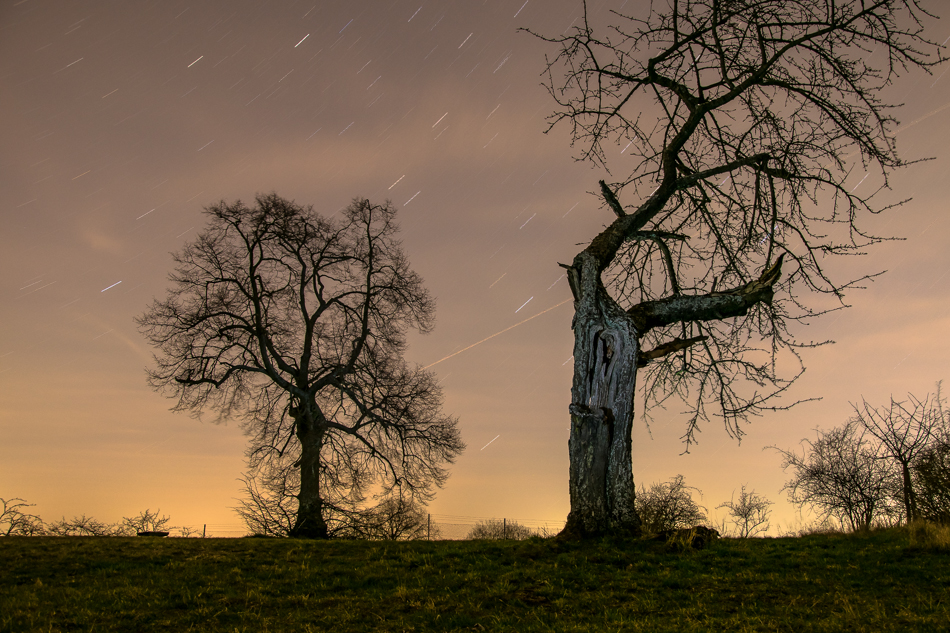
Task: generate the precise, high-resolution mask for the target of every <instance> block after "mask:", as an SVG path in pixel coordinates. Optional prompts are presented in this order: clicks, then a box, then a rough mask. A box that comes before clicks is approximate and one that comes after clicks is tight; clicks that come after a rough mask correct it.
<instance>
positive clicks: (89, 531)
mask: <svg viewBox="0 0 950 633" xmlns="http://www.w3.org/2000/svg"><path fill="white" fill-rule="evenodd" d="M47 533H48V534H50V535H52V536H133V534H131V531H130V530H129V528H128V527H126V526H124V525H121V524H118V523H103V522H102V521H99V520H97V519H95V518H94V517H87V516H86V515H85V514H83V515H81V516H78V517H73V518H72V519H70V520H67V519H66V517H63V518H62V519H60V520H59V521H55V522H53V523H50V524H49V525H48V526H47Z"/></svg>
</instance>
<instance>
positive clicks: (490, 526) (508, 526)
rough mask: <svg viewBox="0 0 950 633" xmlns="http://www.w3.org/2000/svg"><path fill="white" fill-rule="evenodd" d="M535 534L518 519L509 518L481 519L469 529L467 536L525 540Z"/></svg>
mask: <svg viewBox="0 0 950 633" xmlns="http://www.w3.org/2000/svg"><path fill="white" fill-rule="evenodd" d="M530 536H534V534H533V533H532V532H531V530H530V529H529V528H527V527H525V526H524V525H521V524H520V523H518V522H517V521H509V520H507V519H486V520H484V521H479V522H478V523H476V524H475V527H473V528H472V529H471V531H469V533H468V536H466V537H465V538H467V539H469V540H475V539H490V540H502V539H508V540H511V541H523V540H525V539H526V538H528V537H530Z"/></svg>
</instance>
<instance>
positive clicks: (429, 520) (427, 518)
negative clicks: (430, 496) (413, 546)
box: [426, 514, 432, 541]
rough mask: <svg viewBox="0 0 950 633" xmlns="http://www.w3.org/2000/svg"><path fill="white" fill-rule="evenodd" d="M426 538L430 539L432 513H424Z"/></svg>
mask: <svg viewBox="0 0 950 633" xmlns="http://www.w3.org/2000/svg"><path fill="white" fill-rule="evenodd" d="M426 540H427V541H431V540H432V515H431V514H426Z"/></svg>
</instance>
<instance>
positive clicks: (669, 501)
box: [637, 475, 706, 534]
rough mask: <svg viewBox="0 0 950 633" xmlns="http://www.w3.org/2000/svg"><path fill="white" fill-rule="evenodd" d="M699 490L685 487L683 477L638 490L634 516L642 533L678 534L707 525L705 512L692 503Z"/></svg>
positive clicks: (694, 502)
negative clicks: (685, 529)
mask: <svg viewBox="0 0 950 633" xmlns="http://www.w3.org/2000/svg"><path fill="white" fill-rule="evenodd" d="M691 491H695V492H697V493H699V494H702V492H701V491H700V490H699V489H698V488H693V487H692V486H687V485H686V480H685V479H684V477H683V476H682V475H677V476H676V477H673V478H672V479H670V480H669V481H668V482H664V483H654V484H651V485H650V487H649V488H645V487H644V486H640V492H639V493H638V494H637V513H638V515H639V517H640V520H641V522H642V524H641V525H642V528H643V531H645V532H647V533H648V534H659V533H660V532H663V531H665V530H680V529H684V528H691V527H696V526H697V525H699V524H700V523H703V522H704V521H706V508H704V507H703V506H701V505H699V504H697V503H696V501H694V500H693V494H692V492H691Z"/></svg>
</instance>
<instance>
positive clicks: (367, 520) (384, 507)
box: [360, 492, 432, 541]
mask: <svg viewBox="0 0 950 633" xmlns="http://www.w3.org/2000/svg"><path fill="white" fill-rule="evenodd" d="M362 517H363V520H362V522H361V526H360V527H361V531H362V534H363V536H364V537H365V538H369V539H373V540H383V541H410V540H411V541H415V540H422V539H426V538H429V537H430V536H432V535H431V534H430V532H429V528H430V526H429V521H428V519H429V516H428V513H426V510H425V506H423V505H422V504H420V503H418V502H416V501H413V500H411V499H407V498H405V497H403V496H401V495H399V494H398V492H397V493H396V494H393V495H391V496H389V497H387V498H385V499H383V500H382V501H381V502H380V503H378V504H377V505H376V506H375V507H373V508H370V509H369V510H366V511H365V512H363V513H362Z"/></svg>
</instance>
